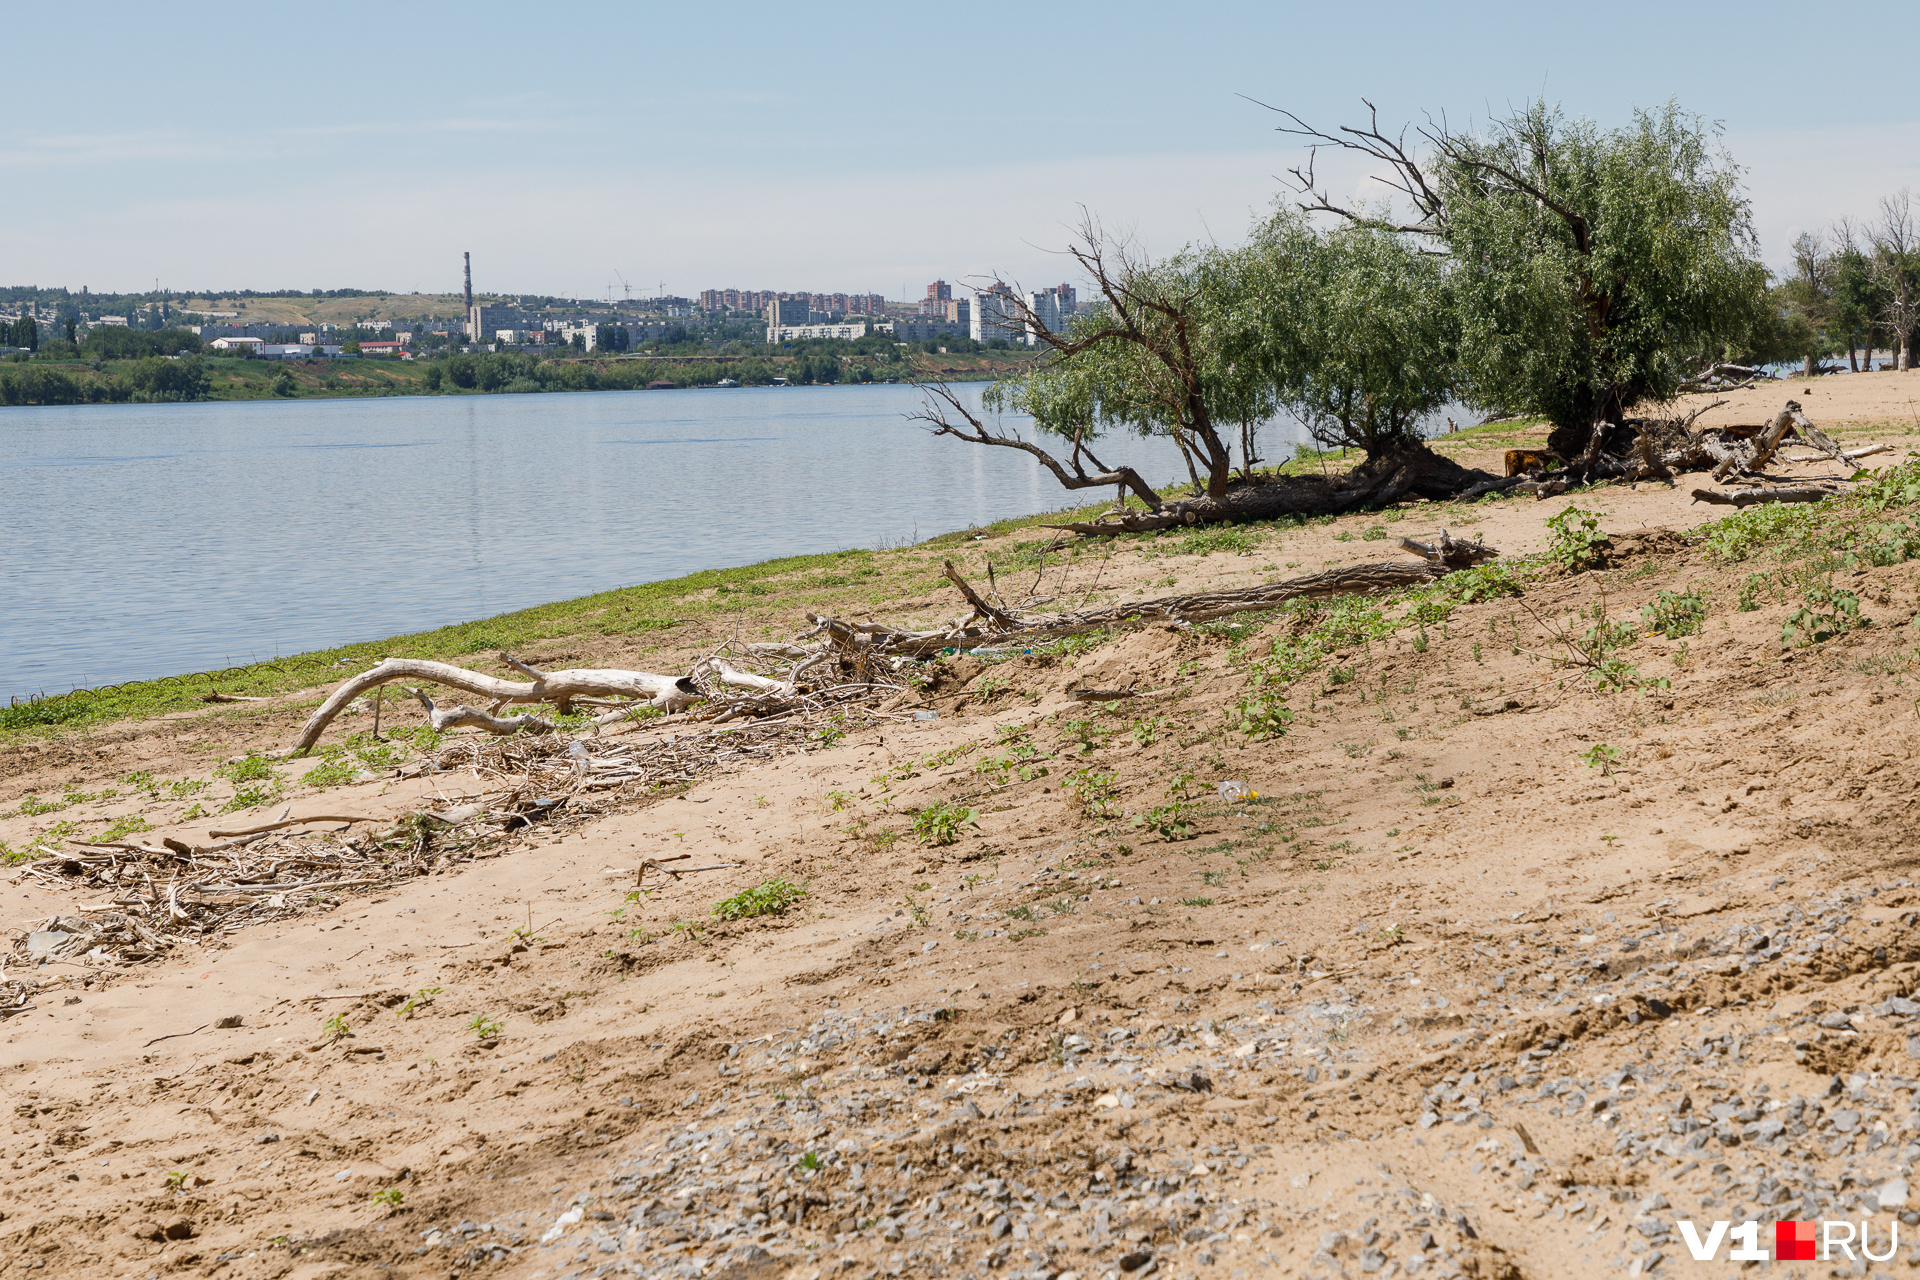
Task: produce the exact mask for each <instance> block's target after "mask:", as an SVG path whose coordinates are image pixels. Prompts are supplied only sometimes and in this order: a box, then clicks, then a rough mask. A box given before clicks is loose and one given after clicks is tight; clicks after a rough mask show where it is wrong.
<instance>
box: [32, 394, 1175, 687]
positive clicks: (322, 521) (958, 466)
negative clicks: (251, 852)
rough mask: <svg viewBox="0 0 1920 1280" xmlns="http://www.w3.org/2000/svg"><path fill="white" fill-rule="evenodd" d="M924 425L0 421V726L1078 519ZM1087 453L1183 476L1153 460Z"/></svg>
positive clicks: (70, 411) (834, 415) (360, 410)
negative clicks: (35, 712)
mask: <svg viewBox="0 0 1920 1280" xmlns="http://www.w3.org/2000/svg"><path fill="white" fill-rule="evenodd" d="M979 390H980V388H979V387H974V388H972V389H971V391H972V399H973V401H974V402H975V403H976V404H977V402H978V393H979ZM919 404H920V394H919V393H918V392H917V391H915V390H914V389H913V388H911V387H901V386H874V387H817V388H815V387H806V388H799V387H795V388H748V387H742V388H739V389H735V390H701V391H652V392H648V391H636V392H594V393H582V394H571V395H568V394H549V395H528V396H508V395H493V396H464V397H420V398H408V399H392V400H332V401H304V402H302V401H291V402H279V403H264V402H248V403H238V404H181V405H97V406H85V407H72V408H28V409H21V408H14V409H6V410H0V470H4V473H5V476H6V488H5V493H6V498H5V506H4V507H0V592H4V595H5V599H6V608H5V609H4V611H0V699H6V698H11V697H15V696H19V697H25V696H28V695H31V694H36V693H40V692H46V693H63V692H65V691H67V690H68V689H71V688H75V687H88V686H97V685H103V684H114V683H118V682H120V681H123V680H133V679H144V678H150V677H154V676H161V675H172V674H176V673H179V672H184V671H203V670H208V669H213V668H219V667H226V666H232V665H237V664H240V663H245V662H251V661H255V660H258V659H264V658H270V657H273V656H276V655H279V654H289V653H299V652H303V651H306V650H310V649H322V648H328V647H331V646H334V645H338V644H346V643H351V642H354V641H361V640H371V639H378V638H379V637H381V636H388V635H395V634H399V633H402V632H409V631H420V630H425V629H427V628H431V627H437V626H442V625H445V624H447V623H451V622H461V621H466V620H469V619H474V618H482V617H488V616H491V615H493V614H497V613H502V612H506V611H508V610H512V609H519V608H524V607H526V606H529V605H534V604H541V603H544V602H547V601H551V600H561V599H566V598H569V597H572V596H578V595H585V594H588V593H590V592H595V591H604V590H607V589H610V588H614V587H620V586H630V585H632V584H634V583H639V582H650V581H657V580H659V579H662V578H671V577H676V576H678V575H680V574H684V573H691V572H695V571H697V570H701V569H715V568H725V567H727V566H731V565H741V564H750V563H752V562H754V561H758V560H766V559H769V558H772V557H775V556H785V555H795V554H800V553H805V552H817V551H832V550H838V549H841V548H846V547H872V546H875V545H877V544H880V543H883V542H897V541H900V540H904V539H907V538H910V537H914V536H916V535H917V536H919V537H922V538H925V537H930V536H932V535H933V534H936V533H941V532H945V531H947V530H951V529H957V528H963V527H965V526H967V525H970V524H979V523H985V522H987V521H990V520H998V519H1003V518H1005V517H1008V516H1014V515H1024V514H1028V513H1031V512H1035V511H1043V510H1048V509H1054V508H1058V507H1061V506H1064V505H1066V504H1067V503H1068V502H1069V501H1070V500H1071V498H1070V495H1068V494H1067V493H1066V492H1065V491H1064V490H1062V489H1061V488H1060V487H1059V485H1058V484H1057V483H1056V482H1055V481H1054V479H1053V478H1052V477H1051V476H1050V475H1048V474H1046V473H1045V472H1043V471H1042V470H1040V468H1039V467H1038V466H1036V465H1035V464H1034V462H1033V461H1032V459H1030V458H1028V457H1027V456H1025V455H1024V454H1020V453H1017V452H1015V451H1013V450H1007V449H986V448H981V447H979V446H975V445H967V444H965V443H963V442H961V441H958V440H954V439H951V438H935V437H932V436H929V435H928V434H927V433H926V432H924V431H922V430H920V429H918V428H916V427H914V426H913V425H911V424H909V423H908V422H907V421H905V420H904V418H903V415H904V414H906V413H909V412H911V411H912V410H913V409H915V408H916V407H918V405H919ZM1106 452H1110V453H1113V454H1114V455H1116V456H1119V455H1122V454H1124V456H1125V458H1126V460H1127V461H1130V462H1132V463H1133V464H1134V465H1135V466H1137V467H1139V468H1140V469H1141V470H1142V471H1143V472H1144V473H1145V474H1147V475H1148V476H1149V477H1150V478H1158V477H1171V476H1173V475H1175V474H1181V473H1183V468H1182V467H1181V465H1180V463H1179V461H1178V458H1177V456H1176V455H1175V454H1174V452H1173V450H1172V447H1171V445H1167V444H1162V443H1157V442H1156V443H1153V444H1147V443H1144V442H1140V443H1136V442H1129V443H1128V445H1127V446H1125V447H1124V448H1116V449H1113V450H1109V451H1106ZM1103 456H1104V454H1103ZM1107 461H1109V462H1113V461H1115V457H1108V458H1107ZM1089 496H1090V495H1089Z"/></svg>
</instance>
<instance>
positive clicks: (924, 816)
mask: <svg viewBox="0 0 1920 1280" xmlns="http://www.w3.org/2000/svg"><path fill="white" fill-rule="evenodd" d="M977 816H978V815H977V814H976V813H975V812H974V811H973V810H972V809H965V808H962V807H961V806H960V805H958V804H956V803H955V802H953V801H951V800H942V801H939V802H938V803H936V804H930V805H928V806H927V807H926V808H924V809H922V810H921V811H920V812H919V813H916V814H915V815H914V816H913V834H914V835H916V836H918V837H920V843H921V844H952V843H953V842H954V841H955V840H958V839H959V838H960V828H962V827H966V826H977V825H978V824H977V823H975V822H974V819H975V818H976V817H977Z"/></svg>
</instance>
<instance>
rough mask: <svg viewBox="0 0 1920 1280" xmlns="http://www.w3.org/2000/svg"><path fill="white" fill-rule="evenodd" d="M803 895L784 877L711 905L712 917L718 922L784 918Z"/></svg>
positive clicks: (763, 882) (805, 894)
mask: <svg viewBox="0 0 1920 1280" xmlns="http://www.w3.org/2000/svg"><path fill="white" fill-rule="evenodd" d="M806 896H807V891H806V889H805V887H804V886H802V885H797V884H794V883H792V882H791V881H789V880H787V879H785V878H776V879H772V880H762V881H761V882H760V883H759V884H757V885H755V886H753V888H751V889H742V890H741V891H740V892H739V893H736V894H734V895H733V896H732V897H731V898H723V899H721V900H720V901H719V902H716V903H714V904H713V914H714V915H715V916H717V917H718V918H720V919H722V920H751V919H753V918H755V917H756V916H777V915H784V914H785V913H786V911H787V909H788V908H790V907H792V906H793V905H794V904H795V903H796V902H799V901H800V900H801V899H802V898H804V897H806Z"/></svg>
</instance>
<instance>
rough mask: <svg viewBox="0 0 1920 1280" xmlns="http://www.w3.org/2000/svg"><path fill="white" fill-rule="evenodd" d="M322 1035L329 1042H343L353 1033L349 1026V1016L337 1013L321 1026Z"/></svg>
mask: <svg viewBox="0 0 1920 1280" xmlns="http://www.w3.org/2000/svg"><path fill="white" fill-rule="evenodd" d="M320 1034H321V1035H322V1036H325V1037H326V1038H327V1039H328V1040H343V1039H345V1038H346V1037H347V1036H350V1035H352V1034H353V1032H352V1030H351V1029H349V1028H348V1026H347V1015H346V1014H344V1013H336V1014H334V1015H333V1016H332V1017H331V1018H328V1019H327V1020H326V1021H325V1022H323V1023H321V1024H320Z"/></svg>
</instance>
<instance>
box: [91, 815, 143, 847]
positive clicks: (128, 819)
mask: <svg viewBox="0 0 1920 1280" xmlns="http://www.w3.org/2000/svg"><path fill="white" fill-rule="evenodd" d="M151 830H153V824H152V823H151V822H148V821H147V820H146V819H145V818H143V817H141V816H140V815H139V814H137V813H130V814H128V815H126V816H125V817H124V818H116V819H115V820H114V821H113V823H112V824H111V825H109V826H108V827H107V829H106V830H105V831H102V832H101V833H100V839H101V840H103V841H105V840H118V839H120V838H121V837H122V836H129V835H132V834H133V833H134V832H136V831H151Z"/></svg>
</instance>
